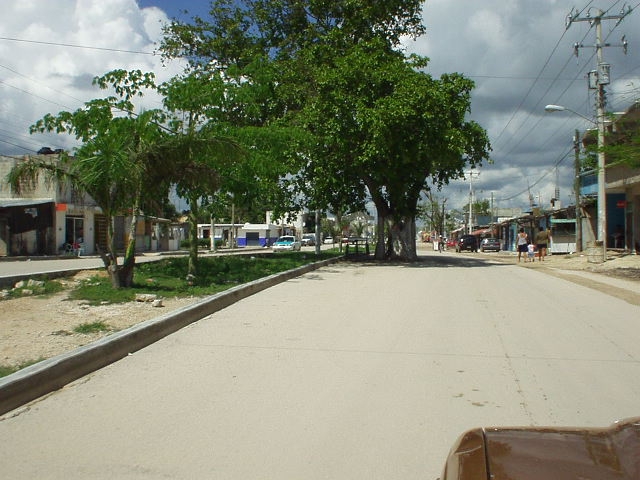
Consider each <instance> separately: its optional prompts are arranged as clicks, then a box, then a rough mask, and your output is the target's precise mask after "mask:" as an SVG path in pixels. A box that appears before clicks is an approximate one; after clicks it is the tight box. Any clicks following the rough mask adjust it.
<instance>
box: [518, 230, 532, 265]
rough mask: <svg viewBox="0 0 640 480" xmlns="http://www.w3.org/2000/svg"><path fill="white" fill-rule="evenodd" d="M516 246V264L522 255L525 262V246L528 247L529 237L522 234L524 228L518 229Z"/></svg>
mask: <svg viewBox="0 0 640 480" xmlns="http://www.w3.org/2000/svg"><path fill="white" fill-rule="evenodd" d="M516 245H517V248H518V263H520V257H521V256H522V254H523V253H524V255H525V257H524V258H525V260H526V259H527V252H528V248H527V246H528V245H529V235H527V234H526V233H525V232H524V228H520V232H518V237H517V242H516Z"/></svg>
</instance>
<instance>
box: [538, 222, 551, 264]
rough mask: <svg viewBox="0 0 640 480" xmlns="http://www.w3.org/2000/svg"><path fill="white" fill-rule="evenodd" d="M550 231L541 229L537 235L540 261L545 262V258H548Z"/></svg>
mask: <svg viewBox="0 0 640 480" xmlns="http://www.w3.org/2000/svg"><path fill="white" fill-rule="evenodd" d="M550 238H551V235H549V231H548V230H545V229H544V228H542V227H540V229H539V231H538V233H536V248H537V249H538V261H539V262H544V257H546V256H547V247H548V246H549V239H550Z"/></svg>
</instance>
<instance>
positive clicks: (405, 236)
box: [389, 217, 418, 262]
mask: <svg viewBox="0 0 640 480" xmlns="http://www.w3.org/2000/svg"><path fill="white" fill-rule="evenodd" d="M389 234H390V235H391V240H392V244H393V253H392V258H395V259H398V260H402V261H408V262H415V261H416V260H417V259H418V254H417V250H416V223H415V217H403V218H401V219H400V220H397V221H396V222H394V223H393V224H392V225H391V228H390V229H389Z"/></svg>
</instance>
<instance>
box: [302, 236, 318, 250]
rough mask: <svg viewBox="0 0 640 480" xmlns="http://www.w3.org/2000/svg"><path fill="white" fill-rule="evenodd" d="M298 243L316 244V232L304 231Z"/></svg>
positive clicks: (310, 245) (304, 245)
mask: <svg viewBox="0 0 640 480" xmlns="http://www.w3.org/2000/svg"><path fill="white" fill-rule="evenodd" d="M300 244H301V245H302V246H303V247H313V246H314V245H315V244H316V234H315V233H305V234H304V235H302V238H301V239H300Z"/></svg>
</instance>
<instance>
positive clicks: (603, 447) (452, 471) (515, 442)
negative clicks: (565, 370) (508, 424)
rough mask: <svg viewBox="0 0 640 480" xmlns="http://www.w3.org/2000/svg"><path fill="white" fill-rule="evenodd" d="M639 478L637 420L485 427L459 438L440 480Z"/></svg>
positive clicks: (639, 429)
mask: <svg viewBox="0 0 640 480" xmlns="http://www.w3.org/2000/svg"><path fill="white" fill-rule="evenodd" d="M472 478H473V479H492V480H514V479H517V480H533V479H535V480H541V479H544V480H561V479H562V480H569V479H576V480H577V479H598V480H609V479H611V480H613V479H615V480H622V479H638V478H640V417H638V418H632V419H628V420H625V421H621V422H617V423H615V424H613V425H612V426H611V427H609V428H555V427H548V428H545V427H520V428H485V429H475V430H471V431H469V432H467V433H465V434H464V435H463V436H462V437H460V439H459V440H458V442H457V443H456V444H455V445H454V447H453V449H452V450H451V454H450V455H449V457H448V459H447V462H446V465H445V469H444V472H443V475H442V480H451V479H472Z"/></svg>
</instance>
